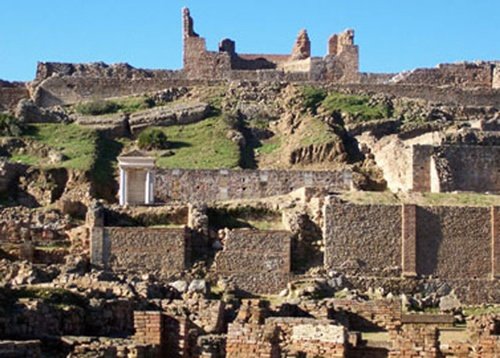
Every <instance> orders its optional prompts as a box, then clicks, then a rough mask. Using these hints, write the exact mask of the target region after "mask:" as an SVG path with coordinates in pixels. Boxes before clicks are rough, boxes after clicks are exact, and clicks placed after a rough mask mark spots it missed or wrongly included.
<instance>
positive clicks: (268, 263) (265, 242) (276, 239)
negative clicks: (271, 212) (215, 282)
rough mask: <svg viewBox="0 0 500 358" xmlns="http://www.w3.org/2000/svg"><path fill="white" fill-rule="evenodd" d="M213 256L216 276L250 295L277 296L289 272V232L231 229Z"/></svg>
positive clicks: (284, 284)
mask: <svg viewBox="0 0 500 358" xmlns="http://www.w3.org/2000/svg"><path fill="white" fill-rule="evenodd" d="M223 245H224V249H223V250H222V251H220V252H219V253H218V254H217V255H216V257H215V269H216V272H217V273H218V274H220V275H221V276H223V277H226V278H228V279H229V280H230V281H232V282H234V283H235V284H236V286H237V287H238V288H240V289H241V290H244V291H248V292H252V293H275V294H276V293H278V292H279V291H280V290H283V289H284V288H285V287H286V284H287V282H288V280H289V278H290V272H291V234H290V233H289V232H288V231H256V230H231V231H228V232H227V234H226V236H225V237H224V239H223Z"/></svg>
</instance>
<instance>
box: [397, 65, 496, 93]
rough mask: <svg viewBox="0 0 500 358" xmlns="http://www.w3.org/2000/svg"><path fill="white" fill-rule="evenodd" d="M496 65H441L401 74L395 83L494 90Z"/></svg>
mask: <svg viewBox="0 0 500 358" xmlns="http://www.w3.org/2000/svg"><path fill="white" fill-rule="evenodd" d="M493 70H494V65H493V64H492V63H489V62H483V63H457V64H441V65H439V66H438V67H436V68H419V69H416V70H414V71H411V72H408V73H405V74H401V75H400V76H399V77H400V78H399V79H396V80H395V81H396V82H398V83H404V84H419V85H422V84H432V85H433V86H454V87H462V88H467V87H484V88H492V85H493Z"/></svg>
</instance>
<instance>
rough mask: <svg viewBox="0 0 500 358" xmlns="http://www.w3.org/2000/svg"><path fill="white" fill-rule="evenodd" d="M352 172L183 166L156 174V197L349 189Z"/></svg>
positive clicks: (194, 198) (205, 199)
mask: <svg viewBox="0 0 500 358" xmlns="http://www.w3.org/2000/svg"><path fill="white" fill-rule="evenodd" d="M351 185H352V175H351V172H350V171H348V170H344V171H331V172H330V171H285V170H225V169H223V170H183V169H160V170H157V171H156V174H155V200H156V201H160V202H171V201H180V202H213V201H217V200H230V199H242V198H262V197H269V196H274V195H283V194H288V193H290V192H292V191H294V190H296V189H299V188H301V187H307V186H313V187H320V188H324V189H326V190H327V191H339V190H350V189H351Z"/></svg>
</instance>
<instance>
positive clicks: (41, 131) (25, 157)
mask: <svg viewBox="0 0 500 358" xmlns="http://www.w3.org/2000/svg"><path fill="white" fill-rule="evenodd" d="M21 137H22V138H26V139H30V140H32V141H34V142H38V143H40V144H42V145H44V146H47V147H50V148H53V149H55V150H56V151H58V152H60V153H61V154H63V155H64V157H65V159H64V160H63V161H62V162H61V163H59V164H57V165H54V164H50V163H49V161H48V159H47V158H46V156H44V155H43V153H42V152H40V153H37V151H36V150H33V149H32V150H31V151H30V152H29V153H26V152H21V151H19V152H16V153H14V155H13V156H12V158H11V159H10V160H11V161H15V162H21V163H24V164H30V165H34V166H38V167H53V166H57V167H63V168H68V169H78V170H89V169H90V168H92V165H93V163H94V161H95V158H96V148H97V144H96V143H97V139H98V135H97V132H96V131H95V130H93V129H89V128H84V127H81V126H78V125H76V124H32V125H30V126H29V127H28V128H27V129H26V131H25V132H24V134H23V135H22V136H21Z"/></svg>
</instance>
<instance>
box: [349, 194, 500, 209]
mask: <svg viewBox="0 0 500 358" xmlns="http://www.w3.org/2000/svg"><path fill="white" fill-rule="evenodd" d="M340 198H341V199H343V200H346V201H348V202H351V203H354V204H365V205H376V204H380V205H400V204H403V203H405V204H417V205H421V206H493V205H500V195H489V194H480V193H400V194H395V193H392V192H390V191H384V192H370V191H350V192H345V193H342V195H340Z"/></svg>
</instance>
